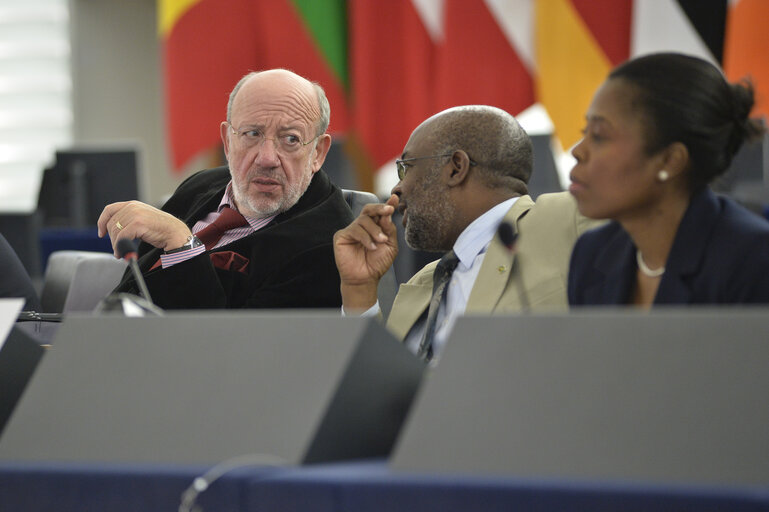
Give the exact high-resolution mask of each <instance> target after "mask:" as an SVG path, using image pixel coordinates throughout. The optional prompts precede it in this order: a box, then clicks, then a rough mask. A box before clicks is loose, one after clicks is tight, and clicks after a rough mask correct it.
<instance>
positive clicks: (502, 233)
mask: <svg viewBox="0 0 769 512" xmlns="http://www.w3.org/2000/svg"><path fill="white" fill-rule="evenodd" d="M497 235H499V241H500V242H502V245H504V246H505V247H506V248H507V250H508V251H510V252H513V250H514V249H515V242H516V240H518V233H516V232H515V230H513V226H511V225H510V224H509V223H508V222H502V223H501V224H500V225H499V227H498V228H497Z"/></svg>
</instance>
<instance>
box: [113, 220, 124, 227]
mask: <svg viewBox="0 0 769 512" xmlns="http://www.w3.org/2000/svg"><path fill="white" fill-rule="evenodd" d="M115 227H117V228H118V229H123V225H122V224H121V223H120V221H117V222H116V223H115Z"/></svg>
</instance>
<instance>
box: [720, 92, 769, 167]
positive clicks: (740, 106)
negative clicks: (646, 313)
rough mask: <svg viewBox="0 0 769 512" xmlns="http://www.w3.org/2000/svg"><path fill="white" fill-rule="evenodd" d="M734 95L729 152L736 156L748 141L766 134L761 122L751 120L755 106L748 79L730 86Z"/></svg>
mask: <svg viewBox="0 0 769 512" xmlns="http://www.w3.org/2000/svg"><path fill="white" fill-rule="evenodd" d="M729 88H730V89H731V93H732V120H733V123H734V127H733V129H732V134H731V136H730V137H729V148H728V149H729V152H730V153H731V154H732V155H734V154H736V153H737V151H738V150H739V149H740V147H741V146H742V144H743V143H744V142H745V141H746V140H752V139H755V138H757V137H758V136H760V135H761V134H763V133H764V125H763V123H761V121H760V120H757V119H750V118H749V117H748V116H750V111H751V110H753V105H754V104H755V96H754V92H753V84H752V83H751V82H750V80H748V79H744V80H741V81H740V82H737V83H734V84H729Z"/></svg>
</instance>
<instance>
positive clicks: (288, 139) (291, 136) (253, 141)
mask: <svg viewBox="0 0 769 512" xmlns="http://www.w3.org/2000/svg"><path fill="white" fill-rule="evenodd" d="M227 124H229V123H227ZM230 130H231V131H232V133H233V134H234V135H236V136H237V137H238V140H239V141H240V143H241V144H242V145H243V146H245V147H246V148H252V147H255V146H261V145H262V144H264V141H266V140H271V141H272V142H273V143H274V144H275V149H276V150H277V151H278V153H281V154H290V153H295V152H296V151H298V150H299V149H301V148H303V147H305V146H306V145H308V144H311V143H312V142H314V141H315V139H317V138H318V137H320V135H316V136H315V137H313V138H312V139H310V140H308V141H307V142H304V141H302V138H301V137H300V136H299V134H297V133H291V132H288V133H283V134H281V135H278V136H277V137H276V138H271V137H266V136H265V135H264V133H262V132H261V131H260V130H259V129H257V128H246V129H243V130H236V129H235V127H234V126H232V125H231V124H230Z"/></svg>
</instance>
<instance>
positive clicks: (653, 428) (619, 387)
mask: <svg viewBox="0 0 769 512" xmlns="http://www.w3.org/2000/svg"><path fill="white" fill-rule="evenodd" d="M393 465H394V467H395V468H397V469H402V470H419V471H422V470H427V471H450V472H463V473H468V472H469V473H474V474H507V475H514V476H519V477H527V478H528V477H532V478H540V477H556V478H568V479H573V478H577V479H588V480H595V479H601V480H604V481H606V480H610V481H611V480H630V481H652V482H679V483H706V484H713V483H715V484H745V485H753V484H760V485H766V484H767V483H769V311H767V310H766V309H756V310H740V309H726V308H725V309H720V310H712V309H711V310H694V309H692V310H686V309H678V310H667V311H655V312H653V313H639V312H632V311H624V310H620V309H616V310H612V311H589V310H588V311H582V312H579V313H572V314H561V315H532V316H510V317H494V318H463V319H460V320H459V321H458V322H457V325H456V328H455V330H454V332H453V334H452V337H451V339H450V340H449V343H448V345H447V348H446V352H445V354H444V356H443V358H442V360H441V361H440V363H439V365H438V367H437V369H436V370H435V372H434V374H433V375H431V377H430V378H429V379H428V380H427V382H426V384H425V386H424V388H423V390H422V391H421V392H420V393H419V395H418V398H417V400H416V401H415V404H414V411H413V413H412V414H411V415H410V417H409V419H408V421H407V424H406V426H405V427H404V432H403V434H402V437H401V440H400V441H399V443H398V445H397V446H396V449H395V453H394V460H393Z"/></svg>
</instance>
